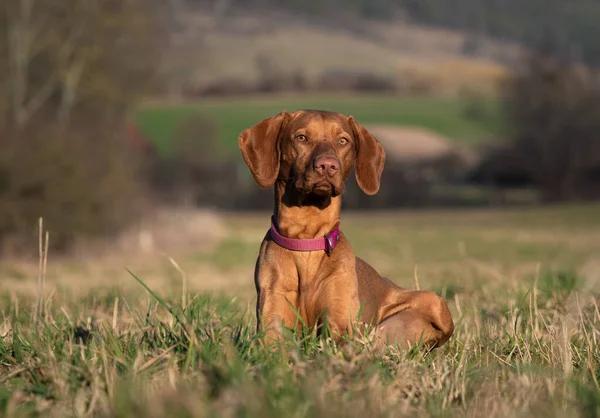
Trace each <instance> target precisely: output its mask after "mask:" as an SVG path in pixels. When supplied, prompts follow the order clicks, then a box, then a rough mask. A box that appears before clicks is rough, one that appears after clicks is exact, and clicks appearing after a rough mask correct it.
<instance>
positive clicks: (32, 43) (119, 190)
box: [0, 0, 165, 253]
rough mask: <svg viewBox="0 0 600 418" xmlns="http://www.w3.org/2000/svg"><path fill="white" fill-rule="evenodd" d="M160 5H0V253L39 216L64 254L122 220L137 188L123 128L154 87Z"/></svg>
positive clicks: (6, 0)
mask: <svg viewBox="0 0 600 418" xmlns="http://www.w3.org/2000/svg"><path fill="white" fill-rule="evenodd" d="M162 6H163V3H162V1H159V0H122V1H121V0H101V1H98V0H62V1H53V0H3V1H2V3H1V4H0V53H1V55H0V57H1V58H0V149H2V158H0V217H1V218H2V221H1V222H0V247H1V246H2V244H4V247H5V248H6V245H7V244H6V243H7V242H8V241H7V240H9V239H10V240H13V241H14V239H15V237H16V238H19V239H21V241H24V244H26V242H28V240H29V239H30V238H31V236H30V235H31V234H29V232H31V231H34V230H35V225H36V220H37V217H39V216H44V217H46V218H47V221H48V222H47V223H46V225H47V226H48V228H50V230H51V234H52V236H53V238H52V239H51V241H50V243H51V245H52V244H55V245H58V246H60V247H62V248H65V249H66V248H67V247H68V246H69V244H70V243H71V242H72V240H73V238H74V236H76V235H77V234H81V235H97V234H105V233H111V232H113V231H115V230H117V229H118V228H120V227H121V226H123V224H124V223H125V221H126V220H128V219H129V216H130V215H131V214H132V213H131V212H132V210H133V209H134V207H136V205H135V204H134V203H135V198H136V197H137V196H138V194H137V192H140V188H139V187H138V185H139V184H138V183H137V181H136V178H137V176H136V170H137V167H138V165H137V163H136V160H135V158H134V156H133V155H132V153H129V152H128V149H127V148H128V147H127V146H126V137H125V125H124V123H125V120H126V118H127V114H128V112H129V111H130V110H131V107H132V106H133V105H134V104H135V103H136V101H137V100H138V99H139V98H140V97H142V96H143V95H144V94H145V93H147V92H149V91H151V90H152V89H153V88H154V87H155V86H156V83H157V78H156V68H157V64H158V62H159V59H160V51H161V49H162V48H161V45H162V42H164V39H165V37H164V32H163V30H162V29H163V26H162V20H161V19H162V12H161V7H162ZM19 239H17V240H19ZM0 253H1V252H0Z"/></svg>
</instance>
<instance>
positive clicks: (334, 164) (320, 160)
mask: <svg viewBox="0 0 600 418" xmlns="http://www.w3.org/2000/svg"><path fill="white" fill-rule="evenodd" d="M339 169H340V162H339V160H338V159H337V158H335V157H317V158H316V159H315V170H316V171H317V173H319V174H321V175H323V176H324V175H327V176H329V177H333V176H334V175H335V174H336V173H337V172H338V170H339Z"/></svg>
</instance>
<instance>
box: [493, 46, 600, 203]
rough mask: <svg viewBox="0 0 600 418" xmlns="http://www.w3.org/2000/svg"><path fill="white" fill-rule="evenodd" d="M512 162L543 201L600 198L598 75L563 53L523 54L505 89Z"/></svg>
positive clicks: (549, 51) (551, 50)
mask: <svg viewBox="0 0 600 418" xmlns="http://www.w3.org/2000/svg"><path fill="white" fill-rule="evenodd" d="M504 94H505V96H504V107H505V114H506V126H507V127H508V128H509V129H510V132H509V134H510V136H511V137H512V146H511V151H510V154H511V155H512V157H511V160H512V161H513V162H514V161H518V162H520V163H519V164H520V165H521V166H520V167H517V168H518V169H519V170H525V171H526V172H528V173H529V175H530V176H531V178H532V180H533V181H534V183H535V184H536V186H537V187H538V188H539V190H540V192H541V194H542V196H543V198H544V199H545V200H546V201H558V200H570V199H581V198H598V197H600V78H599V77H598V73H597V71H594V70H590V69H589V68H587V67H585V66H583V65H582V64H581V63H579V62H577V61H575V60H573V58H572V57H570V56H568V55H557V54H556V53H555V52H554V51H553V49H548V48H544V49H539V50H536V51H533V52H531V53H530V54H528V55H527V57H526V58H525V60H524V61H523V62H522V65H521V66H520V67H519V68H518V69H517V70H516V71H515V73H514V75H513V77H512V78H511V79H510V80H509V81H508V82H507V84H506V86H505V90H504Z"/></svg>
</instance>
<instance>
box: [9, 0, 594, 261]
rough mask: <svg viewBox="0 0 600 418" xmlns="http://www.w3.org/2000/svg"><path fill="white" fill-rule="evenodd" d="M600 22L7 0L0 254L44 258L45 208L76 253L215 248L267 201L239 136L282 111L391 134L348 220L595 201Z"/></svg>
mask: <svg viewBox="0 0 600 418" xmlns="http://www.w3.org/2000/svg"><path fill="white" fill-rule="evenodd" d="M599 18H600V3H598V2H597V1H595V0H572V1H569V2H565V1H562V0H518V1H517V0H454V1H452V2H449V1H446V0H126V1H116V0H104V1H81V0H63V1H62V2H54V1H46V0H4V1H3V4H2V6H1V7H0V27H1V30H0V149H1V152H0V257H6V256H11V255H20V254H30V253H31V254H34V253H36V252H37V240H38V237H37V234H38V232H37V228H38V218H39V217H40V216H42V217H43V218H44V222H45V225H46V227H47V228H48V229H49V230H50V231H51V240H50V247H51V249H52V251H54V252H55V253H70V252H74V251H75V252H76V251H77V250H78V249H81V248H84V247H85V245H91V244H90V243H96V244H97V243H98V242H103V243H104V244H106V243H110V246H111V248H128V249H141V250H142V251H146V250H148V249H153V248H156V246H157V245H158V246H161V247H165V248H167V247H168V248H171V247H169V245H171V244H172V245H173V246H177V245H181V246H190V245H193V246H201V245H202V244H203V243H206V242H207V236H208V235H210V236H213V235H214V236H217V235H218V231H217V229H218V228H217V229H215V228H216V227H215V225H217V223H218V215H219V214H220V213H231V212H234V213H247V212H249V211H269V210H270V209H271V207H272V191H271V190H261V189H259V187H258V186H257V185H255V183H254V182H253V180H252V178H251V176H250V174H249V172H248V170H247V168H246V166H245V165H244V163H243V161H242V158H241V156H240V153H239V150H238V148H237V135H238V134H239V133H240V132H241V131H242V130H243V129H245V128H247V127H249V126H251V125H252V124H254V123H256V122H258V121H260V120H261V119H263V118H266V117H268V116H271V115H273V114H275V113H277V112H279V111H281V110H284V109H285V110H287V111H294V110H297V109H301V108H319V109H326V110H332V111H337V112H341V113H345V114H347V115H354V116H355V117H356V118H357V120H358V121H359V122H360V123H361V124H363V125H364V126H366V127H367V128H368V129H370V130H371V132H372V133H373V134H374V135H375V136H377V138H378V139H379V140H380V141H381V142H382V144H383V145H384V148H385V150H386V152H387V155H388V159H387V163H386V168H385V170H384V174H383V180H382V187H381V190H380V192H379V193H378V194H377V195H376V196H372V197H369V196H366V195H364V194H362V193H361V192H360V191H359V190H358V188H357V187H356V184H355V181H354V178H353V177H352V178H351V181H350V182H349V185H348V191H347V194H346V195H345V200H344V210H346V211H349V212H350V211H366V210H386V211H390V210H392V211H393V210H399V209H418V210H425V209H428V210H429V209H440V208H453V209H454V208H467V207H468V208H480V209H481V208H499V207H516V208H520V207H525V206H527V207H537V206H540V205H550V204H555V203H561V202H573V201H578V202H582V201H583V202H585V201H591V200H594V199H597V198H598V197H600V141H599V139H598V132H600V79H599V78H598V72H597V64H598V63H600V41H599V39H600V26H599V25H597V21H598V19H599ZM265 219H267V218H265ZM190 220H192V221H190ZM266 227H268V225H267V224H265V228H266ZM211 228H212V229H211ZM211 234H212V235H211ZM169 240H170V241H169ZM157 243H158V244H157ZM169 243H171V244H169ZM96 244H94V245H96ZM89 248H94V249H95V250H94V251H96V250H97V248H98V247H89ZM198 248H199V247H198Z"/></svg>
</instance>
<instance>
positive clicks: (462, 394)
mask: <svg viewBox="0 0 600 418" xmlns="http://www.w3.org/2000/svg"><path fill="white" fill-rule="evenodd" d="M598 209H599V207H598V206H574V207H558V208H547V209H529V210H514V211H504V212H501V211H493V212H492V211H467V212H465V211H460V212H447V211H440V212H430V213H414V212H403V213H381V214H377V215H375V214H371V215H369V214H366V215H365V214H344V216H343V218H342V228H343V230H344V231H345V233H346V234H347V235H348V237H349V238H350V240H351V242H352V243H353V246H354V248H355V251H356V253H357V254H359V255H360V256H362V257H364V258H365V259H367V260H369V261H370V262H371V263H372V264H373V265H374V266H375V267H377V268H378V269H379V270H380V271H381V272H382V273H384V274H385V275H388V276H389V277H391V278H392V279H394V280H395V281H397V282H398V283H400V284H401V285H404V286H406V287H410V286H413V283H414V280H413V274H414V267H415V263H418V276H419V283H420V287H421V288H425V289H433V290H435V291H437V292H438V293H440V294H442V295H444V296H445V297H446V299H447V300H448V301H449V305H450V308H451V311H452V313H453V316H454V318H455V321H456V323H457V330H456V333H455V335H454V337H453V338H452V339H451V340H450V342H449V343H448V344H447V345H445V346H444V347H442V348H441V349H438V350H436V351H434V352H431V353H423V352H421V351H419V350H412V351H410V352H399V351H397V350H396V349H394V348H393V347H390V349H389V351H388V352H387V353H386V354H385V355H383V356H380V357H377V356H375V355H374V354H372V353H371V351H370V349H369V348H370V347H369V343H368V338H367V337H366V336H365V337H363V338H358V339H357V340H355V341H352V342H350V343H349V344H348V345H346V346H344V347H334V346H333V345H332V344H330V343H329V342H328V341H323V340H319V339H317V338H315V337H314V336H312V335H306V336H305V337H304V338H302V339H289V340H288V341H287V342H286V346H285V350H283V351H282V352H276V353H272V352H267V351H265V350H264V349H262V348H261V346H260V344H259V342H260V336H258V337H257V336H254V333H253V327H254V318H253V308H252V303H253V298H254V290H253V284H252V267H253V264H254V259H255V257H256V253H257V250H258V243H259V242H260V239H261V238H262V235H263V234H264V232H265V230H266V228H267V227H268V214H256V215H244V216H242V215H225V216H224V218H223V222H224V223H223V227H224V229H225V231H227V234H226V237H225V238H224V239H223V240H222V241H221V242H220V243H219V244H217V246H216V247H215V248H212V249H206V250H205V251H204V252H198V251H193V250H190V251H184V252H179V253H177V254H172V255H173V260H169V259H167V258H166V257H162V258H158V256H154V257H151V258H150V259H148V258H146V259H141V258H140V259H137V260H132V262H123V261H121V262H120V263H114V262H113V264H112V265H110V264H109V263H106V262H105V263H98V262H96V263H94V262H93V261H88V262H86V263H84V262H81V261H80V262H75V261H67V260H60V261H59V260H53V257H52V254H50V257H49V260H48V265H47V274H46V283H45V289H46V294H45V298H44V301H45V303H44V306H45V310H44V312H45V313H44V315H43V316H42V317H41V318H40V319H41V320H40V321H39V322H37V324H36V323H35V322H34V318H33V317H32V315H33V312H34V306H35V299H36V291H35V289H36V286H37V284H36V272H37V266H36V265H30V264H23V263H21V264H15V263H8V262H5V263H3V264H2V265H1V266H0V272H1V273H0V274H1V275H2V281H0V289H1V299H0V315H1V316H0V415H3V416H35V415H36V414H38V415H41V416H120V417H125V416H145V417H154V416H157V417H158V416H165V415H168V416H178V417H179V416H181V417H192V416H193V417H204V416H236V417H254V416H261V417H270V416H273V417H276V416H298V417H301V416H302V417H303V416H340V417H341V416H344V417H347V416H361V417H364V416H382V417H383V416H390V417H392V416H404V415H411V416H432V415H435V416H440V415H443V416H461V417H464V416H468V417H479V416H481V417H506V416H544V417H546V416H565V417H566V416H569V417H571V416H581V417H592V416H597V415H598V414H599V413H600V386H599V383H598V379H600V345H599V343H598V340H599V338H600V332H599V329H600V311H599V309H598V305H599V303H600V297H599V296H600V293H599V292H598V290H597V289H598V288H599V287H598V280H599V279H600V257H599V256H598V254H597V251H596V249H597V248H600V222H599V221H600V215H598V213H600V212H599V211H598ZM50 239H52V237H51V236H50ZM134 261H135V262H134ZM173 261H175V262H176V265H175V264H173ZM124 267H128V268H130V269H131V270H132V271H133V272H134V274H136V276H138V277H139V278H140V279H141V280H142V281H143V283H138V282H137V281H136V280H135V279H134V278H133V277H131V276H130V275H129V274H128V273H127V272H126V271H125V270H124ZM143 284H145V285H147V286H148V287H149V289H150V290H146V289H144V287H143ZM184 284H185V286H184ZM152 293H154V295H153V294H152ZM169 311H170V312H169Z"/></svg>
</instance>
